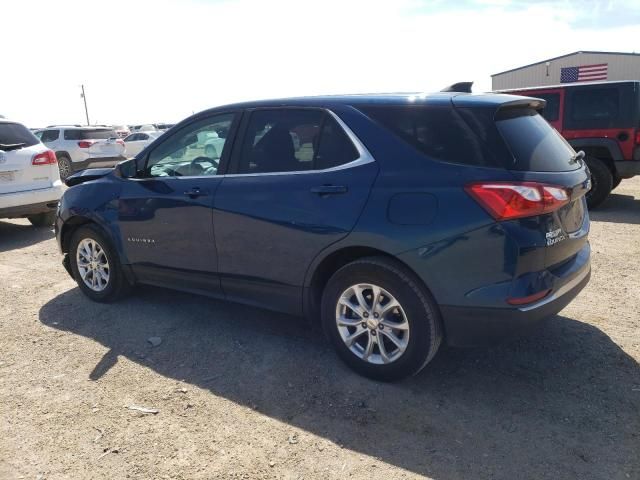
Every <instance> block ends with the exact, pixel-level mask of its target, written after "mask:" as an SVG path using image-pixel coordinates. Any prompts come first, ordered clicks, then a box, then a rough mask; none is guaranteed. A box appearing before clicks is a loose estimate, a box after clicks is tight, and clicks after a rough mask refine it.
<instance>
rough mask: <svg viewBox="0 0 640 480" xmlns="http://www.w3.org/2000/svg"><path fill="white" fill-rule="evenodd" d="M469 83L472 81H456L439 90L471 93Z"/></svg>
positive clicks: (471, 83)
mask: <svg viewBox="0 0 640 480" xmlns="http://www.w3.org/2000/svg"><path fill="white" fill-rule="evenodd" d="M471 85H473V82H458V83H454V84H453V85H449V86H448V87H446V88H443V89H442V90H440V91H441V92H460V93H471Z"/></svg>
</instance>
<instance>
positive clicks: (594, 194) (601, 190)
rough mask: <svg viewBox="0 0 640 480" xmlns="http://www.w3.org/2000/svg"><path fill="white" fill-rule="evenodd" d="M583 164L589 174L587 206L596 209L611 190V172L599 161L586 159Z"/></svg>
mask: <svg viewBox="0 0 640 480" xmlns="http://www.w3.org/2000/svg"><path fill="white" fill-rule="evenodd" d="M585 162H586V163H587V166H588V167H589V171H590V172H591V190H589V193H587V206H588V207H589V208H590V209H594V208H597V207H598V206H599V205H600V204H601V203H602V202H604V201H605V199H606V198H607V197H608V196H609V194H610V193H611V190H612V189H613V175H611V170H609V167H607V166H606V165H605V164H604V163H603V162H602V161H601V160H599V159H597V158H595V157H587V158H586V160H585Z"/></svg>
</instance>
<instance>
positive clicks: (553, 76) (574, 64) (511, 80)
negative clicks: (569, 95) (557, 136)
mask: <svg viewBox="0 0 640 480" xmlns="http://www.w3.org/2000/svg"><path fill="white" fill-rule="evenodd" d="M594 80H596V81H597V80H640V53H622V52H586V51H585V52H582V51H580V52H574V53H569V54H567V55H562V56H560V57H555V58H550V59H549V60H543V61H541V62H537V63H532V64H531V65H525V66H524V67H518V68H514V69H512V70H507V71H504V72H500V73H496V74H493V75H491V84H492V89H493V90H504V89H508V88H524V87H537V86H542V85H558V84H560V83H574V82H583V81H584V82H587V81H594Z"/></svg>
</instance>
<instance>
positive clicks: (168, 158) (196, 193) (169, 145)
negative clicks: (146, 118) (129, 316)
mask: <svg viewBox="0 0 640 480" xmlns="http://www.w3.org/2000/svg"><path fill="white" fill-rule="evenodd" d="M234 117H235V114H232V113H227V114H219V115H214V116H210V117H207V118H204V119H200V120H197V121H195V122H193V123H191V124H189V125H187V126H185V127H183V128H182V129H180V130H178V131H176V132H175V133H173V134H171V135H170V136H168V137H167V138H166V139H165V140H164V141H163V142H162V143H160V144H158V145H157V146H156V147H154V148H153V150H152V151H150V152H149V153H148V154H147V155H146V159H145V162H144V168H143V171H142V172H141V173H140V174H139V178H135V179H130V180H127V181H126V182H124V187H123V191H122V193H121V195H120V198H119V200H118V219H119V225H120V231H121V235H122V244H123V245H124V249H125V253H126V255H127V259H128V261H129V263H130V264H131V265H132V268H133V270H134V273H135V274H136V277H137V278H138V280H139V281H141V282H143V283H151V284H158V285H166V286H171V287H177V288H181V289H186V290H194V291H200V292H203V293H209V294H213V295H218V294H219V293H220V281H219V279H218V275H217V268H218V257H217V253H216V246H215V241H214V236H213V223H212V210H211V208H212V206H213V198H214V195H215V193H216V190H217V189H218V186H219V185H220V181H221V179H222V177H221V176H219V175H218V167H219V164H220V162H221V161H222V160H223V158H224V155H226V154H227V152H226V150H227V142H226V138H223V139H221V140H222V142H223V145H222V147H223V148H220V149H218V151H217V152H216V154H214V155H211V154H210V152H209V151H208V150H207V153H209V154H210V155H209V156H207V155H206V154H205V149H206V145H205V143H204V142H203V141H201V138H203V136H205V137H206V134H212V135H216V136H217V137H218V138H219V137H220V135H218V132H225V133H226V132H229V131H233V129H232V125H233V122H234ZM225 137H226V136H225ZM229 146H230V143H229Z"/></svg>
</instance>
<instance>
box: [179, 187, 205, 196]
mask: <svg viewBox="0 0 640 480" xmlns="http://www.w3.org/2000/svg"><path fill="white" fill-rule="evenodd" d="M184 194H185V195H186V196H187V197H190V198H197V197H203V196H205V195H209V192H208V191H207V190H200V188H198V187H193V188H192V189H191V190H187V191H186V192H184Z"/></svg>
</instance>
